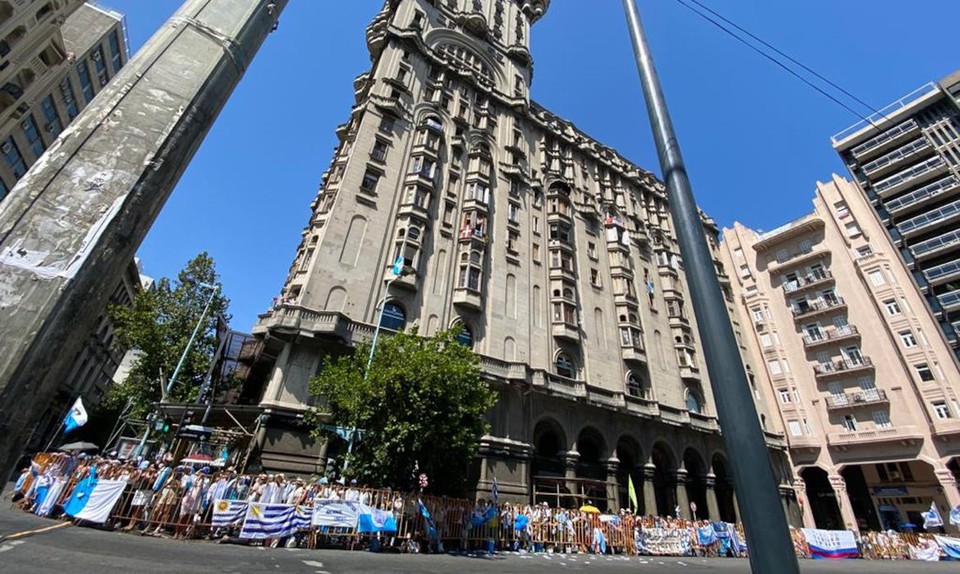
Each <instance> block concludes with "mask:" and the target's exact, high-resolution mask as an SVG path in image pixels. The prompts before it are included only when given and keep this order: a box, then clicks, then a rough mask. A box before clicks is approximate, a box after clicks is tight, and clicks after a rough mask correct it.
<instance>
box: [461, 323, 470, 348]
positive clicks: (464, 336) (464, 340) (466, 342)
mask: <svg viewBox="0 0 960 574" xmlns="http://www.w3.org/2000/svg"><path fill="white" fill-rule="evenodd" d="M460 328H461V329H462V330H461V331H460V334H459V335H457V342H458V343H460V344H461V345H463V346H464V347H469V348H471V349H472V348H473V333H471V332H470V329H469V328H468V327H467V326H466V325H464V324H463V323H460Z"/></svg>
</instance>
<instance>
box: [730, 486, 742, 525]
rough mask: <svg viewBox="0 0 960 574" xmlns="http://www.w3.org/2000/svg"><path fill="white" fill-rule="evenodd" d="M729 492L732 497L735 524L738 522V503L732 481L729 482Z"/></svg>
mask: <svg viewBox="0 0 960 574" xmlns="http://www.w3.org/2000/svg"><path fill="white" fill-rule="evenodd" d="M730 492H731V494H732V495H733V514H734V516H735V517H736V520H735V522H740V501H739V500H737V489H736V488H734V485H733V481H732V480H731V481H730Z"/></svg>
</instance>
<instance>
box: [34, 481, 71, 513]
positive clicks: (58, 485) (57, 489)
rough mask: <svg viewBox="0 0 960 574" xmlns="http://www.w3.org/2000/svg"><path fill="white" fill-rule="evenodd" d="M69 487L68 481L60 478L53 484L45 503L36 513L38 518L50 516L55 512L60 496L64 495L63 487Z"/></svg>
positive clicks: (38, 507)
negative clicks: (54, 508)
mask: <svg viewBox="0 0 960 574" xmlns="http://www.w3.org/2000/svg"><path fill="white" fill-rule="evenodd" d="M66 485H67V481H66V480H64V479H62V478H58V479H56V480H55V481H54V482H53V484H51V485H50V488H49V490H48V491H47V495H46V496H45V497H44V498H43V502H41V503H39V504H38V505H37V509H36V510H35V511H34V513H35V514H36V515H37V516H50V513H51V512H53V507H54V506H56V504H57V501H58V500H60V495H61V494H62V493H63V487H65V486H66Z"/></svg>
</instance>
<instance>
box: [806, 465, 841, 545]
mask: <svg viewBox="0 0 960 574" xmlns="http://www.w3.org/2000/svg"><path fill="white" fill-rule="evenodd" d="M800 478H802V479H803V482H804V484H805V485H806V487H807V504H809V505H810V512H811V513H812V514H813V520H814V522H815V523H816V525H817V528H823V529H824V530H844V529H845V526H844V524H843V517H842V515H841V514H840V506H839V505H838V504H837V495H836V493H835V492H834V490H833V486H832V485H831V484H830V479H829V478H828V475H827V471H825V470H823V469H822V468H820V467H817V466H808V467H807V468H805V469H803V470H801V471H800Z"/></svg>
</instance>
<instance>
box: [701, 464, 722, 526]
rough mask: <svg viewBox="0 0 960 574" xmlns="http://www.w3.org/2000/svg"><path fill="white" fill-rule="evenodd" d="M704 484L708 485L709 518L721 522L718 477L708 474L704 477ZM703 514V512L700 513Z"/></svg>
mask: <svg viewBox="0 0 960 574" xmlns="http://www.w3.org/2000/svg"><path fill="white" fill-rule="evenodd" d="M704 482H705V483H706V485H707V509H706V510H707V518H709V519H710V520H713V521H717V520H720V505H719V504H717V490H716V488H717V475H715V474H713V473H712V472H709V473H707V476H705V477H704ZM699 512H700V513H703V510H700V511H699Z"/></svg>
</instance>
